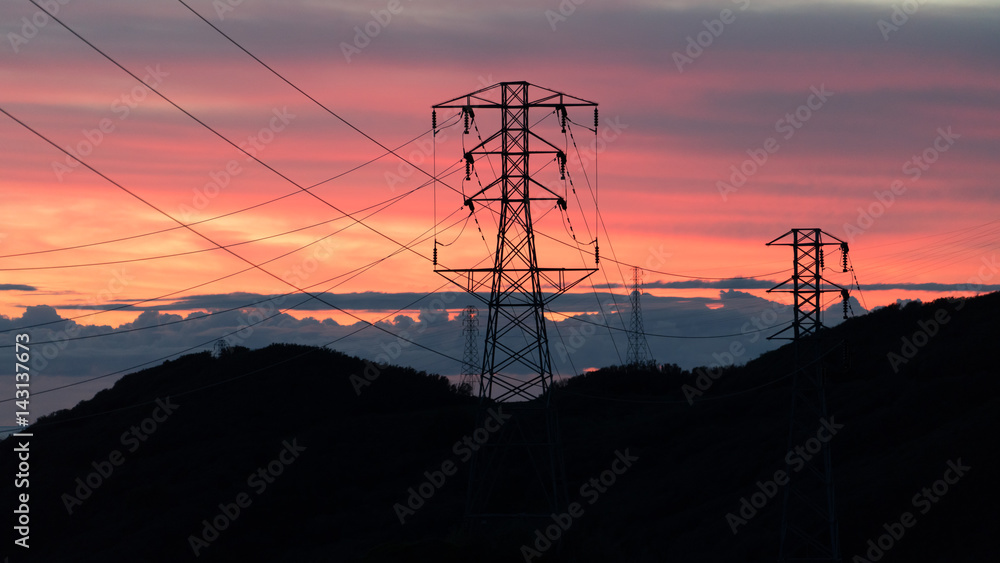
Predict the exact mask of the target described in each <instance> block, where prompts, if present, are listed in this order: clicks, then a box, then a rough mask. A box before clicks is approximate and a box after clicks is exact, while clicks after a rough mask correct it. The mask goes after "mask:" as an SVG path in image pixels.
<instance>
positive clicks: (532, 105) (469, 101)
mask: <svg viewBox="0 0 1000 563" xmlns="http://www.w3.org/2000/svg"><path fill="white" fill-rule="evenodd" d="M596 106H597V104H595V103H593V102H589V101H586V100H583V99H580V98H576V97H573V96H569V95H567V94H563V93H560V92H556V91H554V90H549V89H547V88H542V87H539V86H535V85H533V84H529V83H527V82H501V83H499V84H495V85H493V86H488V87H486V88H483V89H481V90H478V91H476V92H472V93H470V94H466V95H463V96H459V97H457V98H454V99H452V100H449V101H447V102H444V103H441V104H437V105H435V106H433V109H434V119H433V125H434V129H435V134H436V133H437V110H439V109H449V108H451V109H457V110H460V111H461V113H462V115H463V117H464V121H465V133H466V134H468V133H469V123H470V121H472V122H473V123H475V122H476V121H477V117H476V114H477V112H479V113H480V114H481V115H482V114H486V113H487V112H488V111H490V110H496V111H499V114H500V115H499V117H500V128H499V130H497V131H496V132H494V133H492V134H489V135H487V136H486V138H485V139H483V138H481V137H480V140H479V143H478V144H476V145H475V146H473V147H472V148H471V149H468V150H466V151H465V153H464V154H463V157H464V159H465V172H466V176H465V177H466V179H467V180H471V179H472V176H471V174H472V173H473V171H475V167H476V162H477V161H479V160H482V159H485V160H486V161H487V162H488V165H486V166H484V174H485V172H486V171H489V170H490V169H492V167H493V166H494V163H493V160H494V159H496V158H497V157H499V161H500V162H499V164H500V173H499V175H497V177H496V179H494V180H492V181H490V182H488V183H486V184H485V185H483V184H480V189H479V190H478V191H475V192H474V193H473V194H472V195H471V196H469V197H467V198H466V199H465V201H464V204H465V205H466V206H468V207H469V210H470V213H471V212H475V211H476V209H477V207H478V209H480V210H482V209H486V210H488V211H489V212H492V213H495V214H496V220H497V228H498V231H497V240H496V247H495V251H494V253H493V256H492V259H493V264H492V266H491V267H486V268H468V269H447V268H437V260H436V246H435V271H436V272H437V273H439V274H441V275H442V276H444V277H445V278H447V279H449V280H450V281H451V282H453V283H454V284H456V285H458V286H459V287H461V288H462V289H464V290H465V291H468V292H469V293H471V294H472V295H473V296H475V297H476V298H478V299H480V300H481V301H482V302H483V303H484V304H485V305H486V306H487V307H488V313H487V320H486V335H485V345H484V350H483V357H482V363H481V366H480V370H479V389H478V392H479V409H478V415H477V424H476V429H477V430H476V431H477V432H479V429H481V428H484V427H485V428H488V427H489V424H488V423H489V422H490V417H491V416H493V419H494V422H496V421H497V417H496V416H495V415H491V411H493V412H494V414H495V413H496V412H497V411H496V410H495V409H499V410H500V411H501V412H503V413H504V415H505V416H506V415H507V414H512V415H513V416H512V418H511V419H510V420H509V421H506V422H504V423H503V425H502V426H501V427H500V428H499V429H498V430H496V431H494V432H492V433H490V434H489V437H488V440H487V441H486V442H485V443H484V444H482V445H481V446H480V447H479V448H478V449H477V450H476V451H475V454H474V455H473V457H472V458H471V460H470V477H469V490H468V497H467V499H466V510H465V515H466V524H474V523H480V522H484V521H485V519H486V518H487V517H503V516H506V517H510V516H516V517H529V518H530V517H542V518H547V517H548V516H549V515H550V514H551V513H553V512H558V511H559V510H562V509H563V508H564V507H565V506H566V504H567V498H566V497H567V494H566V483H565V475H564V472H563V469H562V451H561V449H560V447H559V438H558V426H557V420H556V416H555V409H554V408H553V405H552V394H551V393H550V391H551V389H552V360H551V357H550V355H549V342H548V336H547V334H546V326H545V322H546V321H545V316H544V312H545V307H546V305H547V304H548V303H549V302H550V301H552V300H553V299H554V298H555V297H557V296H559V295H561V294H562V293H564V292H566V291H567V290H569V289H570V288H572V287H573V286H575V285H576V284H578V283H580V282H581V281H583V280H584V279H586V278H587V277H588V276H590V275H591V274H593V273H594V272H595V271H596V268H548V267H542V266H540V265H539V260H538V255H537V246H536V244H535V231H534V224H533V219H532V213H533V209H534V208H538V207H542V206H545V207H544V208H543V209H545V208H551V207H552V206H559V207H560V208H562V210H564V211H565V210H566V200H565V198H564V197H563V196H561V195H559V194H558V193H556V192H555V191H553V190H552V189H550V188H549V187H546V185H544V184H543V183H542V181H540V180H539V179H536V177H535V176H540V174H539V173H540V172H541V171H542V169H544V168H546V166H547V165H550V164H552V162H553V161H556V162H557V163H558V170H559V173H560V174H561V176H562V177H565V176H566V173H567V172H566V152H565V151H564V150H562V149H560V148H558V147H557V146H556V145H554V144H552V143H550V142H549V141H547V140H545V139H544V138H542V137H541V136H540V135H539V134H537V133H535V132H534V131H532V125H530V124H531V121H529V113H530V112H531V111H532V110H535V114H534V115H535V116H536V117H537V116H538V110H541V111H543V112H548V113H551V112H553V111H554V112H555V113H556V115H557V117H558V119H559V120H560V123H561V125H562V127H563V130H564V131H565V129H566V126H567V125H566V120H567V115H568V109H567V108H573V107H593V108H595V110H594V121H595V128H594V131H595V133H596V130H597V123H596V122H597V110H596ZM476 131H477V133H478V132H479V130H478V125H477V126H476ZM533 156H534V157H542V158H535V159H531V157H533ZM581 166H582V164H581ZM476 177H477V179H478V178H479V177H480V175H479V173H478V171H476ZM496 204H499V209H496V208H495V207H494V206H495V205H496ZM594 244H595V245H596V241H595V242H594ZM595 256H596V248H595ZM486 293H488V297H487V296H486V295H485V294H486ZM525 372H526V373H527V374H525ZM494 426H496V424H494ZM515 450H516V451H515ZM527 469H531V470H533V471H534V473H535V474H536V476H537V483H535V484H533V485H532V484H530V483H527V482H525V481H526V480H527V479H526V478H523V477H521V478H518V477H516V475H517V473H516V472H517V471H523V470H527ZM519 498H521V499H526V500H524V501H521V502H520V504H519V503H518V500H517V499H519Z"/></svg>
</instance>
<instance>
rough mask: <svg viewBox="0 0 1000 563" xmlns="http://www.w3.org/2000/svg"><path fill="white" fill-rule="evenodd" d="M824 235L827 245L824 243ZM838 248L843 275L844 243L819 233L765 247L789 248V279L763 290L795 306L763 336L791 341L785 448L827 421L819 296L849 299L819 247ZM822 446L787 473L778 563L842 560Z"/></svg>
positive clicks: (797, 233)
mask: <svg viewBox="0 0 1000 563" xmlns="http://www.w3.org/2000/svg"><path fill="white" fill-rule="evenodd" d="M824 236H825V237H826V238H827V239H832V241H828V240H824ZM837 245H839V246H840V249H841V251H842V255H843V264H844V268H843V269H844V271H845V272H846V271H847V251H848V248H847V243H846V242H844V241H842V240H840V239H838V238H837V237H835V236H833V235H830V234H829V233H825V232H823V231H822V230H820V229H792V230H790V231H789V232H787V233H785V234H783V235H781V236H780V237H778V238H776V239H774V240H772V241H771V242H769V243H767V246H791V247H792V254H793V271H792V277H791V278H789V279H787V280H785V281H783V282H781V283H780V284H778V285H776V286H774V287H773V288H771V289H769V290H768V292H769V293H770V292H779V293H781V292H783V293H791V294H792V299H793V305H794V317H793V320H792V324H791V325H790V326H788V327H785V328H784V329H782V330H780V331H778V332H777V333H775V334H774V335H772V336H770V337H768V339H778V340H792V341H793V342H794V349H795V372H794V375H793V380H792V381H793V383H792V405H791V412H790V415H789V433H788V447H789V450H791V449H792V448H794V447H796V446H803V445H804V444H806V442H807V441H808V440H809V439H810V438H811V437H814V436H815V435H816V431H817V428H819V426H820V425H821V424H823V423H822V422H821V421H824V420H827V407H826V392H825V383H824V375H823V366H822V362H821V358H822V355H823V353H822V350H821V338H820V336H819V331H820V329H822V328H823V323H822V320H821V318H820V315H821V313H822V302H821V297H822V295H823V294H824V293H827V292H832V291H839V292H840V293H841V296H842V297H843V299H844V301H845V304H846V300H847V297H848V293H847V290H845V289H844V288H842V287H840V286H839V285H837V284H835V283H833V282H831V281H829V280H826V279H824V278H823V270H824V267H825V264H824V257H823V249H824V248H825V247H827V246H837ZM845 308H846V305H845ZM845 318H846V316H845ZM821 447H822V449H821V450H820V452H819V453H818V454H817V455H815V456H813V457H812V458H811V459H810V460H809V461H808V462H807V463H806V465H805V466H804V467H802V468H801V469H800V470H798V471H796V472H789V473H790V477H789V482H788V484H787V485H786V486H785V488H784V492H783V501H782V515H781V536H780V543H779V549H778V561H779V562H781V563H784V562H788V561H815V562H839V561H841V557H840V539H839V526H838V522H837V513H836V506H835V502H834V484H833V471H832V463H831V458H830V444H829V442H826V443H822V446H821ZM803 459H804V458H803Z"/></svg>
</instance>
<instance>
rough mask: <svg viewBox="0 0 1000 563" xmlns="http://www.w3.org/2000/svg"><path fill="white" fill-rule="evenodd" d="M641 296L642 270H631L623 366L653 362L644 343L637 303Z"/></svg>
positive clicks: (640, 314) (647, 344)
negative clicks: (629, 314)
mask: <svg viewBox="0 0 1000 563" xmlns="http://www.w3.org/2000/svg"><path fill="white" fill-rule="evenodd" d="M641 295H642V270H640V269H639V268H636V267H633V268H632V291H631V293H630V294H629V299H630V302H631V306H632V319H631V322H630V323H629V330H628V351H627V352H626V354H625V365H628V366H641V365H645V364H647V363H649V362H652V361H653V354H652V351H651V350H650V349H649V342H647V341H646V330H645V329H644V328H643V326H642V306H641V304H640V302H639V299H640V296H641Z"/></svg>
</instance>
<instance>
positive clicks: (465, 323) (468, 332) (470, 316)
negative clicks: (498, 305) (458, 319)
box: [458, 305, 482, 394]
mask: <svg viewBox="0 0 1000 563" xmlns="http://www.w3.org/2000/svg"><path fill="white" fill-rule="evenodd" d="M462 334H463V336H465V355H464V357H463V358H462V359H463V361H462V378H461V379H460V380H459V382H458V388H459V389H462V390H463V391H466V392H469V393H470V394H471V392H472V388H473V387H472V380H473V378H474V377H475V376H476V374H478V373H479V365H480V363H479V362H480V360H481V359H482V358H479V357H478V356H479V308H478V307H476V306H475V305H468V306H466V307H465V311H464V312H463V313H462Z"/></svg>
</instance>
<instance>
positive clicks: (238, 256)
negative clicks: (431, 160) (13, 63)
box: [0, 107, 461, 361]
mask: <svg viewBox="0 0 1000 563" xmlns="http://www.w3.org/2000/svg"><path fill="white" fill-rule="evenodd" d="M0 113H3V114H4V115H6V116H7V117H9V118H11V119H13V120H14V121H16V122H17V123H19V124H20V125H21V126H22V127H24V128H26V129H28V130H29V131H31V132H32V133H34V134H35V135H37V136H38V137H40V138H41V139H43V140H44V141H45V142H47V143H49V144H50V145H52V146H53V147H56V148H57V149H59V150H60V151H61V152H63V153H65V154H66V155H68V156H71V157H72V156H73V155H72V153H70V152H69V151H68V150H66V149H64V148H62V147H60V146H59V145H57V144H56V143H55V142H53V141H51V140H50V139H48V138H47V137H45V136H44V135H42V134H41V133H40V132H38V131H36V130H35V129H32V128H31V127H30V126H29V125H28V124H26V123H24V122H23V121H21V120H19V119H18V118H16V117H14V116H13V115H11V114H10V113H8V112H7V110H5V109H3V108H2V107H0ZM74 158H75V157H74ZM76 160H77V162H79V163H80V164H81V165H82V166H84V167H86V168H87V169H88V170H90V171H91V172H93V173H95V174H97V175H98V176H100V177H101V178H104V179H105V180H107V181H108V182H109V183H111V184H112V185H114V186H115V187H117V188H118V189H120V190H122V191H124V192H125V193H127V194H129V195H131V196H132V197H134V198H135V199H138V200H139V201H140V202H142V203H143V204H145V205H147V206H148V207H150V208H152V209H154V210H155V211H157V212H158V213H160V214H162V215H164V216H165V217H167V218H168V219H170V220H172V221H174V222H176V223H178V224H181V225H184V223H183V222H181V221H179V220H178V219H175V218H174V217H173V216H172V215H170V214H169V213H167V212H166V211H163V210H162V209H160V208H159V207H156V206H155V205H154V204H152V203H150V202H149V201H146V200H145V199H143V198H142V197H141V196H140V195H138V194H136V193H135V192H132V191H131V190H129V189H128V188H126V187H125V186H122V185H121V184H119V183H117V182H115V181H114V180H112V179H111V178H109V177H108V176H105V175H104V174H103V173H101V172H100V171H98V170H97V169H95V168H94V167H92V166H90V165H89V164H87V163H86V162H84V161H82V160H80V159H79V158H77V159H76ZM356 221H357V220H356ZM185 228H186V229H188V230H189V231H191V232H192V233H194V234H195V235H198V236H199V237H201V238H203V239H205V240H206V241H208V242H209V243H211V244H213V245H215V246H218V247H220V248H222V249H223V250H225V252H227V253H228V254H231V255H232V256H233V257H235V258H237V259H238V260H240V261H243V262H246V263H247V264H248V265H250V266H251V267H253V268H255V269H257V270H260V272H262V273H264V274H266V275H268V276H270V277H272V278H274V279H276V280H278V281H280V282H282V283H284V284H286V285H288V286H289V287H292V288H293V289H295V290H297V291H298V292H299V293H303V294H305V295H309V296H310V297H311V298H313V299H316V300H317V301H319V302H321V303H324V304H325V305H327V306H329V307H330V308H331V309H333V310H336V311H339V312H341V313H343V314H345V315H347V316H349V317H351V318H353V319H355V320H358V321H360V322H362V323H365V324H369V325H371V326H373V327H374V328H376V329H378V330H381V331H383V332H385V333H387V334H390V335H392V336H395V337H396V338H399V339H400V340H403V341H406V342H409V343H411V344H413V345H415V346H417V347H418V348H423V349H425V350H428V351H430V352H433V353H435V354H438V355H441V356H444V357H446V358H449V359H453V360H456V361H461V360H457V359H456V358H453V357H451V356H449V355H447V354H445V353H443V352H440V351H438V350H435V349H434V348H431V347H428V346H424V345H423V344H420V343H418V342H414V341H413V340H410V339H407V338H403V337H402V336H399V335H397V334H394V333H393V332H391V331H389V330H388V329H386V328H384V327H380V326H378V325H374V324H372V323H370V322H368V321H366V320H365V319H362V318H361V317H359V316H357V315H355V314H354V313H351V312H349V311H347V310H344V309H342V308H340V307H338V306H336V305H334V304H333V303H330V302H329V301H327V300H325V299H323V298H321V297H319V296H318V295H315V294H313V293H310V292H308V291H305V290H304V289H302V288H300V287H298V286H297V285H296V284H294V283H292V282H290V281H288V280H286V279H284V278H282V277H281V276H279V275H277V274H275V273H273V272H270V271H268V270H265V269H264V268H263V267H262V266H260V265H258V264H255V263H253V262H252V261H250V260H249V259H247V258H244V257H243V256H240V255H239V254H237V253H235V252H233V251H232V250H230V249H228V248H225V247H223V246H222V245H220V244H219V243H217V242H215V241H214V240H212V239H211V238H210V237H208V236H207V235H205V234H202V233H200V232H198V231H196V230H195V229H194V228H193V227H190V226H187V225H185ZM397 244H398V243H397ZM399 246H402V247H404V248H408V247H407V246H405V245H402V244H400V245H399ZM411 252H414V251H413V250H412V249H411Z"/></svg>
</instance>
